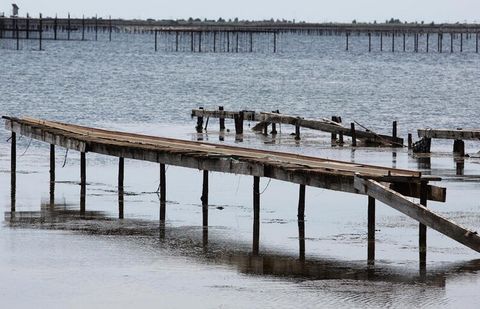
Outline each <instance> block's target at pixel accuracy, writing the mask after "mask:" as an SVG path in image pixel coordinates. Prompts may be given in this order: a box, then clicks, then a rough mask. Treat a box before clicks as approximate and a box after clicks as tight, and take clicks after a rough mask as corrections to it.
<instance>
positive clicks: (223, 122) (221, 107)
mask: <svg viewBox="0 0 480 309" xmlns="http://www.w3.org/2000/svg"><path fill="white" fill-rule="evenodd" d="M218 110H219V111H223V106H219V107H218ZM219 122H220V131H223V130H225V118H223V117H220V119H219Z"/></svg>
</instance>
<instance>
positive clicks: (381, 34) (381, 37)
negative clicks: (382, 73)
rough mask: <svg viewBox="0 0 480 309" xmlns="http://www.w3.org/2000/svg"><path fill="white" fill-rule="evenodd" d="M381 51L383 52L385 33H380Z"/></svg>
mask: <svg viewBox="0 0 480 309" xmlns="http://www.w3.org/2000/svg"><path fill="white" fill-rule="evenodd" d="M380 51H383V32H380Z"/></svg>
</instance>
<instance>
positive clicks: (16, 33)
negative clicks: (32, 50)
mask: <svg viewBox="0 0 480 309" xmlns="http://www.w3.org/2000/svg"><path fill="white" fill-rule="evenodd" d="M15 37H16V39H17V50H20V33H19V31H18V25H15Z"/></svg>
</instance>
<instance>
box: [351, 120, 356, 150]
mask: <svg viewBox="0 0 480 309" xmlns="http://www.w3.org/2000/svg"><path fill="white" fill-rule="evenodd" d="M350 131H351V136H352V146H353V147H356V146H357V134H356V133H355V123H353V122H352V123H350Z"/></svg>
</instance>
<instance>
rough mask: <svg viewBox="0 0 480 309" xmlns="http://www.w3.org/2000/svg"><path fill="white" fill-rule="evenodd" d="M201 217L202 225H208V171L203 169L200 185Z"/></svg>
mask: <svg viewBox="0 0 480 309" xmlns="http://www.w3.org/2000/svg"><path fill="white" fill-rule="evenodd" d="M201 201H202V217H203V221H202V222H203V226H204V227H206V226H208V171H203V187H202V197H201Z"/></svg>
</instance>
